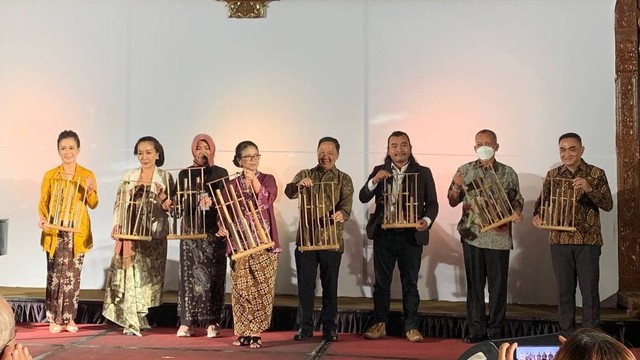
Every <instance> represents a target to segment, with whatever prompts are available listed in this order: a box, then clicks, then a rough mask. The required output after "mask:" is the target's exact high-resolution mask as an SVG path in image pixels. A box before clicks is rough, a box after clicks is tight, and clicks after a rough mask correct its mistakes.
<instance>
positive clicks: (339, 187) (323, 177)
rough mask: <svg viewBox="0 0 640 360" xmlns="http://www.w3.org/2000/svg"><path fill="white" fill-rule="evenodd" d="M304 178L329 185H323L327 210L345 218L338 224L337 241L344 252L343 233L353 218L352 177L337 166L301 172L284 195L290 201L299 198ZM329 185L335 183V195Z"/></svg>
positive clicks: (298, 240)
mask: <svg viewBox="0 0 640 360" xmlns="http://www.w3.org/2000/svg"><path fill="white" fill-rule="evenodd" d="M304 178H310V179H311V181H313V183H314V184H316V183H327V184H324V185H323V187H324V199H323V201H324V205H325V208H327V209H331V210H332V212H338V211H340V212H342V216H343V218H344V222H342V223H337V224H336V231H337V240H338V244H339V245H340V249H339V250H338V251H340V252H343V251H344V241H343V238H342V231H343V230H344V223H345V222H347V221H348V220H349V218H350V217H351V205H352V202H353V182H352V181H351V177H349V175H347V174H346V173H344V172H342V171H340V170H338V168H336V167H335V166H334V167H332V168H331V169H329V170H326V171H325V170H324V169H322V168H321V167H320V165H318V166H316V167H314V168H312V169H308V170H307V169H305V170H301V171H300V172H298V173H297V174H296V176H295V177H294V178H293V180H291V182H290V183H289V184H287V186H286V187H285V189H284V193H285V195H287V197H288V198H289V199H297V198H298V195H299V192H298V183H299V182H300V180H302V179H304ZM329 183H333V194H331V187H332V186H331V185H330V184H329ZM332 195H333V196H332ZM332 200H333V201H332ZM296 245H298V246H299V245H300V231H298V232H297V235H296Z"/></svg>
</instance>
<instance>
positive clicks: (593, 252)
mask: <svg viewBox="0 0 640 360" xmlns="http://www.w3.org/2000/svg"><path fill="white" fill-rule="evenodd" d="M558 145H559V148H560V160H562V165H560V166H558V167H556V168H554V169H551V170H550V171H549V172H548V173H547V177H546V178H545V180H544V183H543V186H542V193H541V195H540V197H539V198H538V200H537V201H536V205H535V209H534V212H533V215H534V217H533V225H534V226H536V227H540V226H541V225H542V219H541V217H540V211H541V206H542V200H543V199H549V194H550V191H551V182H552V180H553V179H556V178H563V179H571V180H572V181H571V183H570V184H571V186H572V187H573V189H574V190H575V196H576V202H575V211H574V216H575V217H574V226H575V228H576V230H575V231H565V230H551V233H550V234H549V244H550V245H551V246H550V248H551V262H552V264H553V271H554V273H555V275H556V283H557V287H558V317H559V320H560V330H561V332H562V333H563V334H564V335H569V334H570V333H572V332H573V331H574V330H575V321H576V320H575V314H576V280H577V283H578V284H579V285H580V293H581V294H582V310H583V313H582V326H583V327H597V326H598V325H599V323H600V290H599V282H600V254H601V249H602V232H601V230H600V209H602V210H604V211H610V210H611V209H612V208H613V199H612V197H611V189H610V188H609V183H608V182H607V176H606V175H605V173H604V170H602V169H600V168H598V167H596V166H593V165H590V164H587V163H586V162H585V161H584V160H583V159H582V154H583V153H584V146H582V139H581V138H580V136H579V135H578V134H575V133H566V134H564V135H562V136H560V139H559V140H558Z"/></svg>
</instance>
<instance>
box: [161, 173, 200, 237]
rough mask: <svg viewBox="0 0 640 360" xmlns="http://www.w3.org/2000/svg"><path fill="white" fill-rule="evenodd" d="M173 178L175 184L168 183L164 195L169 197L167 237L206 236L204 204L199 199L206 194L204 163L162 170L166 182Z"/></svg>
mask: <svg viewBox="0 0 640 360" xmlns="http://www.w3.org/2000/svg"><path fill="white" fill-rule="evenodd" d="M170 178H173V179H176V183H175V186H173V187H172V186H169V187H168V189H167V196H168V197H169V199H171V210H170V211H169V234H168V235H167V240H196V239H206V238H207V229H206V221H205V215H206V211H207V209H206V208H203V207H201V206H200V202H201V201H202V200H203V199H204V198H206V197H209V194H208V193H207V192H206V191H205V183H204V181H205V177H204V168H203V167H190V168H184V169H169V170H165V183H166V184H169V183H170Z"/></svg>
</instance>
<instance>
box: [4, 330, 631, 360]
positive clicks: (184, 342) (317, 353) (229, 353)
mask: <svg viewBox="0 0 640 360" xmlns="http://www.w3.org/2000/svg"><path fill="white" fill-rule="evenodd" d="M175 333H176V328H168V327H156V328H153V329H151V330H149V331H145V332H143V336H142V337H137V336H125V335H122V331H121V329H120V328H115V327H111V326H108V325H80V330H79V331H78V332H77V333H75V334H72V333H68V332H62V333H60V334H51V333H49V327H48V324H43V323H34V324H22V325H20V326H19V327H18V329H17V337H16V339H17V341H18V342H20V343H22V344H23V345H25V346H27V347H28V348H29V351H30V353H31V354H32V355H33V357H34V359H37V360H40V359H46V360H62V359H65V360H66V359H94V360H112V359H120V358H126V359H127V360H139V359H187V360H200V359H203V360H204V359H226V360H230V359H231V360H232V359H255V360H260V359H265V360H266V359H277V360H289V359H291V360H293V359H331V360H343V359H344V360H347V359H352V360H360V359H390V360H394V359H426V360H455V359H458V357H459V356H460V355H461V354H462V353H464V352H465V351H466V350H467V349H469V348H470V347H471V346H472V345H469V344H465V343H464V342H462V340H459V339H440V338H427V339H425V340H426V341H425V342H424V343H410V342H409V341H407V340H406V339H404V338H400V337H392V336H386V337H385V338H383V339H381V340H375V341H372V340H365V339H363V337H362V336H361V335H356V334H340V339H339V341H338V342H332V343H329V342H325V341H322V340H321V338H320V335H321V333H319V332H316V333H315V334H314V335H315V336H314V337H313V338H311V339H308V340H305V341H294V340H292V337H293V335H294V332H293V331H268V332H265V333H263V335H262V340H263V347H262V348H261V349H249V348H248V347H239V346H233V345H232V344H231V343H232V342H233V340H234V339H235V336H234V335H233V331H232V330H231V329H223V330H222V336H221V337H219V338H215V339H209V338H207V337H206V336H204V335H205V333H204V329H197V333H196V334H195V336H193V337H190V338H177V337H176V335H175ZM632 351H633V352H634V354H635V355H636V357H638V358H640V349H632Z"/></svg>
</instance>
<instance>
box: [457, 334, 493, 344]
mask: <svg viewBox="0 0 640 360" xmlns="http://www.w3.org/2000/svg"><path fill="white" fill-rule="evenodd" d="M487 340H489V337H488V336H487V335H469V336H467V337H466V338H464V339H463V340H462V341H464V342H466V343H467V344H475V343H479V342H483V341H487Z"/></svg>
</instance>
